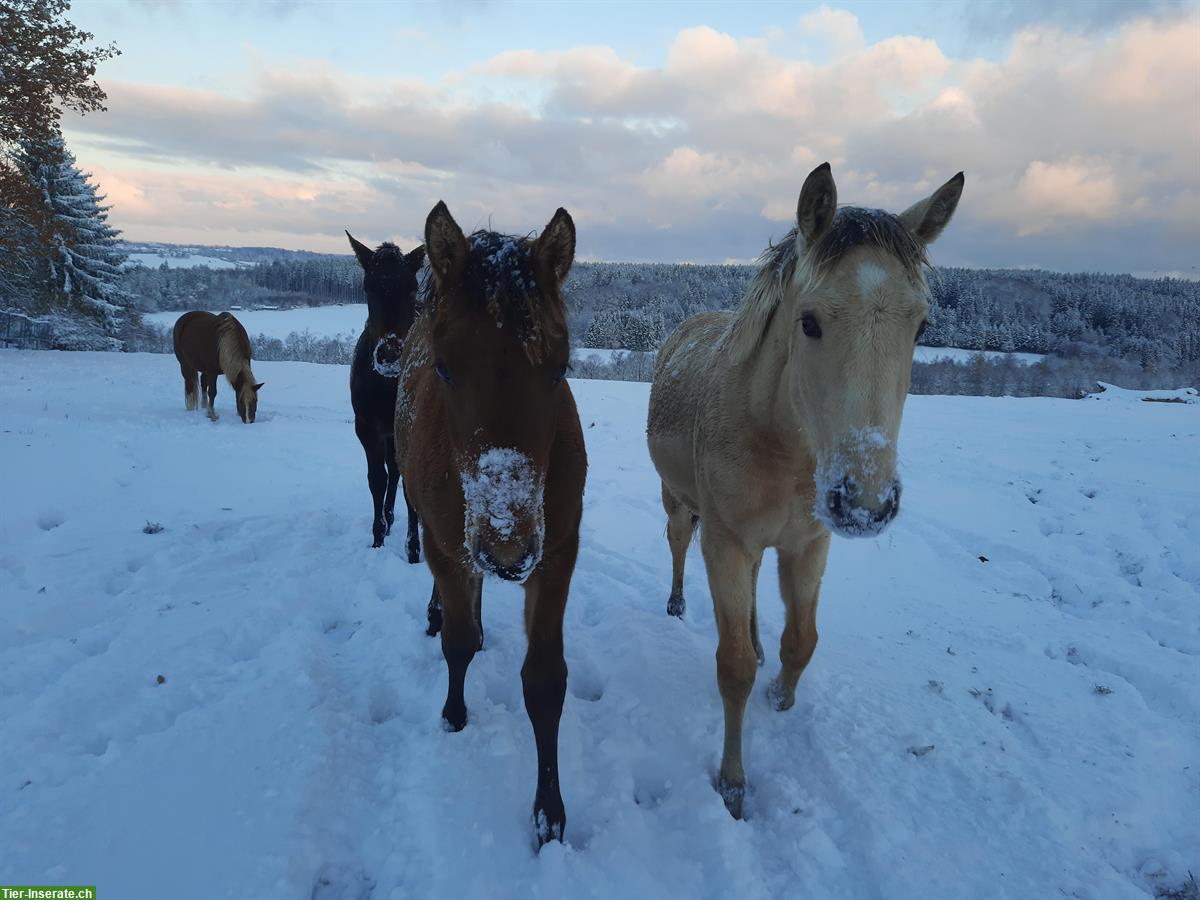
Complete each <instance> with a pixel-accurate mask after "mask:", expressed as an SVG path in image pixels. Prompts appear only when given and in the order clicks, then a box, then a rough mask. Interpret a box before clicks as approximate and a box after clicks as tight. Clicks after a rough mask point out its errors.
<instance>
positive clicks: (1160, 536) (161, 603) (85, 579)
mask: <svg viewBox="0 0 1200 900" xmlns="http://www.w3.org/2000/svg"><path fill="white" fill-rule="evenodd" d="M255 372H256V373H257V374H258V375H259V376H260V377H261V378H263V379H264V380H265V382H266V387H264V388H263V392H262V398H261V403H260V406H259V420H258V423H257V424H255V425H253V426H246V425H243V424H242V423H241V422H240V421H239V420H238V419H237V416H236V414H235V412H234V408H233V404H232V398H231V396H230V393H229V390H228V387H227V386H226V385H224V384H222V386H221V389H220V390H221V393H220V395H219V396H218V398H217V404H218V410H219V411H220V412H221V413H222V418H221V420H220V421H219V422H218V423H215V424H214V423H211V422H209V421H207V420H206V419H205V418H204V417H203V415H201V414H199V413H188V412H185V410H184V409H183V397H182V390H181V379H180V377H179V373H178V370H177V368H176V364H175V361H174V360H173V359H172V358H171V357H169V356H153V355H133V354H115V353H114V354H86V353H76V354H61V353H36V352H18V351H0V413H2V416H0V417H2V424H0V495H2V496H3V515H2V518H0V721H2V722H3V723H4V732H3V741H2V743H0V848H2V850H0V881H3V882H7V883H25V884H37V883H47V884H72V883H76V884H79V883H82V884H95V885H97V886H98V888H99V892H100V894H101V896H102V897H108V898H122V900H129V898H133V900H138V898H146V900H152V898H164V897H171V898H174V900H188V898H201V897H203V898H213V897H218V898H224V897H229V898H234V897H236V898H246V897H254V898H262V900H274V898H281V900H282V898H298V900H308V898H316V900H364V898H367V897H371V898H377V900H379V898H388V900H391V898H407V897H447V898H450V897H452V898H464V897H483V896H486V897H513V898H529V897H546V898H550V897H604V898H607V897H613V898H628V897H655V898H658V897H689V898H691V897H712V898H717V897H721V898H724V897H745V898H764V900H766V898H779V897H795V896H806V897H823V898H827V897H829V898H839V897H845V898H862V897H867V898H871V897H878V898H904V897H914V898H931V897H932V898H942V897H945V898H951V897H953V898H962V897H971V898H988V897H1012V898H1035V897H1080V898H1093V900H1094V898H1126V897H1129V898H1135V897H1137V898H1144V897H1152V896H1153V895H1154V893H1155V891H1156V890H1157V889H1162V890H1165V889H1174V888H1178V887H1179V886H1180V885H1182V884H1183V883H1184V881H1185V879H1186V878H1187V873H1188V870H1189V868H1190V869H1191V870H1192V871H1195V872H1198V873H1200V817H1197V816H1196V814H1195V813H1196V808H1197V797H1198V795H1200V790H1198V789H1200V692H1198V691H1197V683H1198V677H1200V634H1198V626H1200V550H1198V549H1197V548H1198V547H1200V483H1198V481H1197V475H1196V467H1195V466H1196V460H1197V458H1200V409H1198V408H1197V407H1196V406H1192V405H1185V404H1172V403H1143V402H1140V401H1139V400H1138V399H1137V398H1136V396H1134V395H1131V396H1130V397H1129V398H1128V402H1121V400H1120V398H1119V397H1116V396H1115V395H1114V397H1113V398H1111V399H1110V400H1109V402H1105V403H1080V402H1071V401H1065V400H1051V399H1022V400H1013V399H993V398H982V399H981V398H965V397H954V398H944V397H912V398H910V399H909V402H908V412H907V415H906V417H905V423H904V435H903V438H902V442H901V449H902V452H903V456H904V460H905V462H904V466H903V474H904V478H905V481H906V488H905V494H904V508H903V510H902V512H901V515H900V517H899V519H898V520H897V522H896V523H895V524H894V525H893V526H892V527H891V529H890V530H889V531H888V532H887V533H886V534H885V535H884V536H883V537H881V538H880V539H878V540H863V541H856V542H851V541H846V540H837V539H835V541H834V545H833V550H832V553H831V556H830V560H829V568H828V572H827V574H826V578H825V584H824V590H823V599H822V604H821V616H820V622H821V634H822V640H821V644H820V646H819V647H818V650H817V653H816V656H815V658H814V660H813V663H812V665H811V666H810V667H809V670H808V671H807V673H806V674H805V676H804V678H803V679H802V680H801V682H800V687H799V690H798V692H797V702H796V705H795V707H794V708H793V709H792V710H791V711H790V712H787V713H782V714H781V713H776V712H774V711H772V710H771V709H770V708H769V706H768V704H767V702H766V698H765V696H764V691H765V687H766V683H767V679H768V677H769V676H770V675H771V674H772V673H773V672H774V671H775V669H776V668H777V666H778V662H777V661H776V653H777V647H778V640H779V632H780V627H781V624H782V608H781V604H780V602H779V598H778V592H777V588H776V583H775V578H774V571H773V564H772V562H771V560H768V562H767V564H766V565H764V566H763V573H762V579H761V587H760V591H759V603H760V622H761V625H762V632H763V640H764V644H765V645H766V647H767V655H768V662H767V667H766V669H765V670H764V671H763V672H762V673H761V675H760V678H759V686H758V688H757V689H756V692H755V694H754V697H753V699H752V701H751V704H750V707H749V710H748V715H747V736H746V766H747V772H748V775H749V778H750V793H749V795H748V797H747V801H746V811H747V819H746V820H745V821H742V822H735V821H733V820H732V819H730V818H729V816H728V815H727V814H726V812H725V807H724V805H723V804H722V802H721V798H720V797H719V796H718V795H717V793H716V792H715V791H714V790H713V788H712V780H713V778H714V775H715V772H716V768H717V765H718V762H719V756H720V744H721V705H720V701H719V697H718V694H717V688H716V679H715V667H714V659H713V654H714V651H715V644H716V634H715V629H714V627H713V622H712V612H711V608H710V606H709V604H708V601H707V596H708V593H707V588H706V583H705V578H704V572H703V566H702V564H701V561H700V559H699V553H698V550H696V549H693V551H692V555H691V559H690V563H689V569H688V573H687V582H686V590H687V594H688V597H689V599H690V603H689V606H688V615H687V618H686V619H685V620H683V621H679V620H676V619H672V618H669V617H668V616H667V615H666V614H665V612H664V608H665V605H666V597H667V593H668V581H669V558H668V552H667V546H666V541H665V538H664V535H663V531H664V525H665V518H664V515H663V512H662V510H661V507H660V505H659V500H658V488H657V483H656V480H655V477H654V473H653V469H652V467H651V464H650V460H649V458H648V457H647V454H646V451H645V449H644V438H643V434H644V416H645V408H646V399H647V389H648V386H647V385H644V384H626V383H619V382H585V381H576V382H574V383H573V386H574V388H575V391H576V393H577V396H578V398H579V404H580V408H581V414H582V417H583V422H584V427H585V434H586V437H587V441H588V450H589V454H590V458H591V468H590V472H589V478H588V489H587V508H586V512H585V516H584V523H583V535H582V538H583V542H582V548H581V553H580V558H579V566H578V569H577V571H576V574H575V580H574V583H573V587H572V592H571V601H570V604H569V607H568V611H567V622H566V648H567V650H566V652H567V661H568V665H569V666H570V685H569V692H568V696H567V703H566V708H565V710H564V715H563V723H562V735H561V758H562V780H563V795H564V799H565V801H566V804H567V817H568V819H567V843H566V844H565V845H550V846H547V847H546V848H545V849H544V850H543V851H542V853H541V855H540V856H535V855H534V854H533V852H532V851H531V847H530V838H529V831H528V824H527V817H528V813H529V806H530V803H531V802H532V798H533V784H534V774H535V773H534V768H535V765H534V749H533V739H532V734H531V730H530V727H529V723H528V720H527V718H526V715H525V711H524V709H523V706H522V701H521V684H520V677H519V669H520V665H521V657H522V654H523V649H524V638H523V634H522V629H521V622H520V620H521V600H520V592H519V589H517V588H514V587H513V586H510V585H506V584H488V585H487V586H486V589H485V602H484V616H485V618H486V629H487V640H488V645H487V648H486V650H485V651H484V652H483V653H482V654H480V655H479V656H477V657H476V660H475V662H474V664H473V665H472V667H471V670H470V673H469V675H468V680H467V701H468V704H469V708H470V711H471V720H470V724H469V725H468V726H467V728H466V730H465V731H463V732H461V733H459V734H448V733H446V732H445V731H443V730H442V727H441V723H440V720H439V711H440V709H441V704H442V700H443V697H444V690H445V679H446V675H445V665H444V663H443V661H442V658H441V652H440V649H439V646H438V643H437V642H436V641H434V640H431V639H429V638H427V637H425V635H424V622H425V617H424V610H425V603H426V600H427V599H428V596H429V587H430V576H429V573H428V571H427V569H426V568H425V567H424V565H421V566H409V565H407V564H406V563H405V562H404V560H403V558H402V555H401V554H402V551H403V548H402V546H401V541H400V540H398V539H396V538H393V539H392V541H391V543H389V544H388V546H387V547H385V548H384V549H383V550H371V549H370V547H369V545H370V540H371V536H370V522H369V519H370V498H369V494H368V491H367V486H366V479H365V477H364V475H365V472H364V468H365V467H364V464H363V460H362V453H361V450H360V448H359V446H358V444H357V441H356V440H355V437H354V433H353V427H352V425H351V419H350V409H349V398H348V390H347V372H346V370H345V369H344V368H339V367H332V366H317V365H305V364H300V363H269V362H260V363H256V364H255ZM148 523H157V524H160V525H161V526H162V530H161V531H158V532H157V533H145V531H144V529H145V530H146V531H151V532H153V531H155V529H154V528H146V526H147V524H148ZM160 682H161V683H160ZM1189 810H1190V812H1189Z"/></svg>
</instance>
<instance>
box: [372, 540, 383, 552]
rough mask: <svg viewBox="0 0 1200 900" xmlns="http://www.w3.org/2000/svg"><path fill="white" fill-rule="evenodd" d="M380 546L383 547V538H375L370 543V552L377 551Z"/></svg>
mask: <svg viewBox="0 0 1200 900" xmlns="http://www.w3.org/2000/svg"><path fill="white" fill-rule="evenodd" d="M382 546H383V538H375V540H373V541H371V549H372V550H378V549H379V548H380V547H382Z"/></svg>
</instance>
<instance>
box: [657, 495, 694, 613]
mask: <svg viewBox="0 0 1200 900" xmlns="http://www.w3.org/2000/svg"><path fill="white" fill-rule="evenodd" d="M662 500H663V509H665V510H666V511H667V543H668V544H669V545H670V546H671V596H670V597H668V598H667V614H668V615H672V616H682V615H683V613H684V610H685V609H686V608H687V603H686V602H685V601H684V599H683V567H684V564H685V563H686V562H687V549H688V545H689V544H691V542H692V536H693V535H694V534H695V532H696V523H697V522H699V521H700V520H699V518H698V517H696V516H694V515H692V512H691V510H689V509H688V508H687V507H685V506H684V505H683V504H682V503H680V502H679V500H677V499H676V498H675V495H674V494H672V493H671V492H670V491H669V490H668V489H667V486H666V484H665V483H664V484H663V486H662Z"/></svg>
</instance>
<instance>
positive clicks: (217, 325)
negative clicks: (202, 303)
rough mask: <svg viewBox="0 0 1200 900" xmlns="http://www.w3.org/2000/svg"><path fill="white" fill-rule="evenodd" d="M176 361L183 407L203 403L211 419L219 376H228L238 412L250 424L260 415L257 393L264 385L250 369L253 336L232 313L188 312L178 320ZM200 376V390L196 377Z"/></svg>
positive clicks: (194, 406) (174, 341) (174, 339)
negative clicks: (181, 378) (198, 402)
mask: <svg viewBox="0 0 1200 900" xmlns="http://www.w3.org/2000/svg"><path fill="white" fill-rule="evenodd" d="M173 343H174V346H175V358H176V359H177V360H179V370H180V371H181V372H182V373H183V404H184V406H185V407H186V408H187V409H196V406H197V401H200V400H203V401H204V407H205V410H206V411H207V412H208V417H209V418H210V419H212V420H213V421H214V422H215V421H216V420H217V419H218V418H220V416H218V415H217V410H216V400H217V377H218V376H219V375H221V374H224V375H225V378H226V380H227V381H228V382H229V385H230V387H232V388H233V391H234V396H235V397H236V398H237V411H238V415H239V416H240V417H241V419H242V421H243V422H245V423H246V424H247V425H249V424H251V423H253V422H254V417H255V415H256V414H257V412H258V392H259V389H260V388H262V386H263V382H261V381H258V382H256V381H255V380H254V372H253V371H252V370H251V369H250V336H249V335H248V334H246V329H245V328H243V327H242V323H241V322H239V321H238V320H237V319H235V318H234V317H233V314H232V313H227V312H223V313H221V314H220V315H214V314H213V313H210V312H204V311H203V310H193V311H192V312H185V313H184V314H183V315H182V316H180V317H179V318H178V319H176V320H175V329H174V333H173ZM197 374H199V376H200V387H201V388H202V389H203V391H204V394H203V395H201V394H200V392H199V391H198V390H197V386H196V376H197Z"/></svg>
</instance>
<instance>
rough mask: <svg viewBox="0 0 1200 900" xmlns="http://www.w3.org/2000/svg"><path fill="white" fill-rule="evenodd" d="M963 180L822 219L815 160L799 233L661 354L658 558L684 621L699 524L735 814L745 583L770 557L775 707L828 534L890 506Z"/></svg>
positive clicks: (809, 640)
mask: <svg viewBox="0 0 1200 900" xmlns="http://www.w3.org/2000/svg"><path fill="white" fill-rule="evenodd" d="M962 188H963V176H962V173H961V172H960V173H959V174H958V175H955V176H954V177H953V178H951V179H950V180H949V181H948V182H946V184H944V185H943V186H942V187H940V188H938V189H937V190H936V191H935V192H934V193H933V194H932V196H930V197H928V198H927V199H925V200H922V201H920V202H919V203H917V204H916V205H914V206H912V207H910V208H909V209H908V210H906V211H905V212H903V213H901V214H899V215H892V214H890V213H886V212H883V211H882V210H875V209H859V208H856V207H846V208H843V209H838V208H837V189H836V187H835V186H834V183H833V175H832V174H831V173H830V170H829V164H828V163H826V164H824V165H822V166H819V167H817V168H816V169H814V170H813V172H812V173H811V174H810V175H809V176H808V178H807V179H806V180H805V182H804V187H803V188H802V189H801V191H800V202H799V206H798V209H797V221H796V226H795V228H793V229H792V230H791V231H790V232H789V233H788V234H787V236H786V237H785V238H784V240H783V242H782V243H780V244H778V245H777V246H773V247H770V248H769V249H768V250H767V251H766V252H765V253H764V254H763V256H762V259H761V266H760V268H759V270H758V273H757V274H756V275H755V277H754V280H753V281H752V283H751V285H750V287H749V289H748V291H747V293H746V296H745V297H744V298H743V300H742V304H741V306H740V308H738V309H737V310H735V311H733V312H718V313H703V314H701V315H698V316H694V317H693V318H691V319H688V320H687V321H685V322H684V323H683V324H682V325H680V326H679V328H678V330H677V331H676V332H675V333H674V334H673V335H672V336H671V338H670V339H669V340H668V341H667V342H666V344H665V345H664V346H663V348H662V350H660V351H659V354H658V359H657V361H656V363H655V370H654V383H653V385H652V386H651V389H650V411H649V422H648V427H647V433H648V439H649V444H650V456H651V457H652V458H653V460H654V465H655V467H656V468H657V469H658V474H659V477H661V478H662V497H663V506H664V507H665V508H666V511H667V539H668V543H669V544H670V547H671V560H672V581H671V596H670V600H669V601H668V603H667V611H668V612H669V613H671V614H672V615H677V616H679V615H682V614H683V612H684V599H683V566H684V560H685V558H686V555H687V547H688V544H689V542H690V541H691V538H692V533H693V530H694V529H695V527H696V524H697V522H699V523H700V525H701V532H700V546H701V550H702V551H703V555H704V565H705V568H706V569H707V570H708V584H709V590H710V591H711V593H712V599H713V606H714V608H715V612H716V621H717V629H718V632H719V639H718V644H717V684H718V686H719V688H720V690H721V699H722V700H723V701H724V705H725V751H724V756H723V757H722V760H721V774H720V780H719V782H718V785H717V789H718V790H719V791H720V793H721V795H722V797H723V798H724V800H725V805H726V807H728V809H729V811H730V813H731V814H732V815H733V816H734V817H735V818H740V817H741V814H742V799H743V796H744V793H745V784H746V777H745V773H744V771H743V769H742V718H743V713H744V711H745V707H746V699H747V697H748V696H749V694H750V691H751V688H752V687H753V686H754V677H755V670H756V668H757V665H758V664H759V663H760V662H761V660H762V649H761V644H760V643H759V639H758V616H757V612H756V609H755V586H756V583H757V580H758V569H759V565H760V564H761V562H762V555H763V550H764V548H766V547H775V548H776V549H777V550H778V553H779V588H780V593H781V594H782V595H783V601H784V604H785V606H786V612H787V616H786V623H785V625H784V630H783V637H782V639H781V641H780V646H779V660H780V663H781V669H780V672H779V675H778V677H777V678H775V679H774V681H772V683H771V686H770V688H769V690H768V696H769V697H770V699H771V701H772V703H773V705H774V706H775V708H776V709H778V710H786V709H788V708H790V707H791V706H792V704H793V702H794V701H795V693H796V682H797V681H798V680H799V678H800V673H801V672H803V671H804V667H805V666H806V665H808V661H809V659H810V658H811V657H812V654H813V650H814V648H815V647H816V644H817V624H816V615H817V594H818V591H819V590H820V586H821V575H822V573H823V572H824V570H825V558H826V555H827V554H828V552H829V536H830V532H833V533H836V534H839V535H843V536H847V537H857V536H874V535H877V534H879V533H881V532H882V531H883V529H884V528H885V527H886V526H887V524H888V523H889V522H890V521H891V520H892V519H893V518H894V517H895V515H896V513H897V511H898V509H899V506H900V482H899V480H898V479H897V477H896V439H897V436H898V434H899V431H900V417H901V414H902V413H903V411H904V399H905V396H906V394H907V393H908V384H909V377H910V375H911V372H912V356H913V345H914V344H915V342H916V339H917V338H918V337H919V336H920V334H921V330H922V329H923V328H924V324H925V315H926V312H927V310H928V301H927V297H928V288H927V286H926V283H925V268H926V267H927V265H928V263H927V257H926V245H928V244H929V243H930V242H931V241H933V240H934V239H935V238H936V237H937V236H938V234H940V233H941V231H942V229H943V228H944V227H945V226H946V223H947V222H949V221H950V217H951V215H953V213H954V209H955V207H956V206H957V205H958V198H959V196H960V194H961V193H962Z"/></svg>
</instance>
